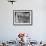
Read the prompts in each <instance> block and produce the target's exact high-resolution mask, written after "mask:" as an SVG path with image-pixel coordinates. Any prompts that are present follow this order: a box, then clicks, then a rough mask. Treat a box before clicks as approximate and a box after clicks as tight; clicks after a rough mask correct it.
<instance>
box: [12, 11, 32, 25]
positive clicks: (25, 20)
mask: <svg viewBox="0 0 46 46" xmlns="http://www.w3.org/2000/svg"><path fill="white" fill-rule="evenodd" d="M13 24H14V25H29V24H30V25H31V24H32V10H13Z"/></svg>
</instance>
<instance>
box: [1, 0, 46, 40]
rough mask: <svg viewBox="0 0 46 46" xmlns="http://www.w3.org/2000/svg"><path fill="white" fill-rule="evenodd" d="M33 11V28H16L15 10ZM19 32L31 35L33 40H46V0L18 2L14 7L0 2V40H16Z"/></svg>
mask: <svg viewBox="0 0 46 46" xmlns="http://www.w3.org/2000/svg"><path fill="white" fill-rule="evenodd" d="M26 9H27V10H33V25H32V26H14V25H13V10H26ZM19 32H26V33H30V34H31V38H32V39H33V40H37V41H40V40H43V41H44V40H46V0H17V1H16V3H14V5H12V4H11V3H10V2H8V1H7V0H0V40H11V39H12V40H15V38H16V37H17V34H18V33H19Z"/></svg>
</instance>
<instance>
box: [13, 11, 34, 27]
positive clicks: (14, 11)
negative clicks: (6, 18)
mask: <svg viewBox="0 0 46 46" xmlns="http://www.w3.org/2000/svg"><path fill="white" fill-rule="evenodd" d="M16 11H18V12H19V11H25V12H26V11H30V12H31V24H15V23H14V16H15V12H16ZM32 24H33V11H32V10H13V25H23V26H25V25H32Z"/></svg>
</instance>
